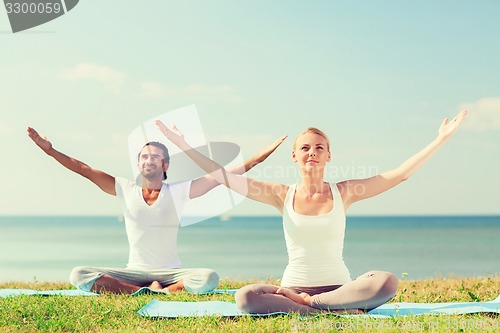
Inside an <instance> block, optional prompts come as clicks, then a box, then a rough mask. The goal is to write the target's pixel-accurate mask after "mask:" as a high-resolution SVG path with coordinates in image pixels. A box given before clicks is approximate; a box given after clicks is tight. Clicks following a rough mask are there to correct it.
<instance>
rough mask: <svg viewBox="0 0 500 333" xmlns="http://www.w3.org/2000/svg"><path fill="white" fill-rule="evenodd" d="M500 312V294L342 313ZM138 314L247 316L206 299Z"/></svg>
mask: <svg viewBox="0 0 500 333" xmlns="http://www.w3.org/2000/svg"><path fill="white" fill-rule="evenodd" d="M479 312H489V313H500V296H499V297H498V298H497V299H495V300H493V301H490V302H463V303H459V302H456V303H391V304H384V305H382V306H380V307H378V308H376V309H373V310H371V311H370V312H368V313H366V314H364V315H342V316H357V317H360V316H361V317H363V316H364V317H372V318H390V317H398V316H411V315H421V314H436V315H437V314H465V313H479ZM281 313H282V312H277V313H271V314H260V315H259V314H256V315H253V316H270V315H275V314H281ZM138 314H139V315H141V316H144V317H151V318H177V317H202V316H223V317H236V316H246V315H248V314H246V313H243V312H242V311H241V310H240V309H238V307H237V306H236V304H235V303H231V302H221V301H206V302H163V301H158V300H152V301H151V302H149V303H148V304H146V305H145V306H144V307H143V308H142V309H140V310H139V311H138Z"/></svg>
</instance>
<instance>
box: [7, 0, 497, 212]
mask: <svg viewBox="0 0 500 333" xmlns="http://www.w3.org/2000/svg"><path fill="white" fill-rule="evenodd" d="M498 13H500V2H498V1H495V0H480V1H451V0H449V1H446V0H444V1H430V0H423V1H396V0H394V1H389V0H382V1H356V0H355V1H332V0H328V1H308V2H306V1H290V0H287V1H284V0H283V1H281V0H280V1H278V0H273V1H263V0H256V1H243V0H233V1H201V0H199V1H190V0H187V1H170V0H162V1H154V0H150V1H141V2H124V1H118V0H106V1H88V0H87V1H84V0H82V1H80V2H79V3H78V5H77V6H76V7H75V8H74V9H73V10H71V11H70V12H68V13H66V14H65V15H63V16H61V17H59V18H57V19H55V20H53V21H51V22H48V23H46V24H44V25H41V26H38V27H35V28H32V29H30V30H27V31H24V32H19V33H15V34H13V33H12V31H11V30H10V25H9V21H8V18H7V14H6V11H4V10H3V9H0V48H1V50H2V51H1V56H0V73H1V74H0V91H1V95H0V96H1V97H0V151H1V152H2V156H3V158H2V163H0V173H1V174H2V175H3V177H4V184H3V190H2V194H1V200H0V215H120V214H121V211H120V206H119V203H118V202H117V200H116V198H113V197H112V196H109V195H107V194H105V193H104V192H101V191H100V190H99V189H98V188H97V187H96V186H95V185H93V184H92V183H90V182H89V181H88V180H86V179H84V178H83V177H81V176H78V175H76V174H73V173H71V172H70V171H67V170H65V169H64V168H63V167H61V166H59V165H58V164H57V162H55V161H54V160H53V159H51V158H50V157H49V156H46V155H45V154H44V153H43V152H42V151H41V150H40V149H39V148H38V147H36V146H35V145H34V144H33V143H32V142H31V140H30V139H29V138H28V136H27V134H26V128H27V127H28V126H32V127H34V128H36V129H37V130H38V131H39V132H40V133H41V134H43V135H46V136H47V137H48V138H49V139H50V140H51V142H52V143H53V145H54V147H55V148H57V149H58V150H60V151H62V152H64V153H66V154H68V155H69V156H72V157H75V158H77V159H79V160H82V161H84V162H86V163H87V164H89V165H90V166H92V167H94V168H96V169H100V170H103V171H105V172H107V173H109V174H111V175H114V176H121V177H126V178H127V177H133V175H132V169H131V166H130V162H129V151H128V141H127V140H128V136H129V134H130V133H131V132H132V131H133V130H134V129H135V128H136V127H137V126H139V125H141V124H142V123H143V122H145V121H148V120H150V119H154V118H155V117H157V116H158V115H161V114H164V113H166V112H168V111H170V110H175V109H178V108H181V107H184V106H187V105H193V104H194V105H195V106H196V108H197V111H198V115H199V121H200V122H201V126H202V128H203V131H204V135H205V137H206V139H207V140H208V141H226V142H233V143H236V144H238V145H239V146H240V147H241V153H242V155H243V157H244V158H248V157H250V156H252V155H253V154H255V153H257V152H259V151H260V150H261V149H262V148H263V147H264V146H265V145H267V144H269V143H270V142H272V141H273V140H274V139H276V138H278V137H279V136H281V135H283V134H288V135H289V136H290V137H289V138H288V139H287V140H286V141H285V142H284V143H283V144H282V146H281V147H279V149H278V150H277V151H276V152H275V153H274V154H273V155H272V156H271V157H269V158H268V160H267V161H265V162H264V163H263V164H262V165H259V166H257V167H256V168H255V169H254V170H252V171H251V172H250V173H249V175H250V176H251V177H254V178H257V179H261V180H266V181H276V182H282V183H287V184H292V183H295V182H297V181H298V179H297V178H296V177H295V175H296V172H293V171H290V170H294V163H293V162H292V160H291V150H292V144H293V138H295V136H296V135H297V134H298V133H300V132H301V131H302V130H303V129H305V128H307V127H309V126H315V127H319V128H321V129H322V130H323V131H325V132H326V133H327V134H328V135H329V137H330V140H331V142H332V162H331V163H332V165H331V169H330V170H331V171H330V172H329V173H328V177H327V180H328V181H341V180H344V179H349V178H363V177H369V176H372V175H374V174H376V173H378V172H382V171H386V170H390V169H392V168H395V167H397V166H398V165H399V164H401V163H402V162H403V161H404V160H405V159H407V158H408V157H410V156H411V155H413V154H414V153H416V152H418V151H419V150H420V149H422V148H423V147H425V146H426V145H427V144H428V143H430V142H431V141H432V140H433V139H434V138H435V137H436V135H437V130H438V128H439V125H440V124H441V122H442V121H443V119H444V118H445V117H449V118H452V117H453V116H454V115H455V114H456V113H457V112H458V111H459V110H462V109H468V110H469V116H468V118H467V119H466V120H465V121H464V123H463V126H462V127H461V128H460V129H459V131H458V132H457V133H456V134H455V136H454V137H453V138H451V140H450V141H449V142H447V143H446V145H445V146H444V147H443V148H442V149H441V150H440V151H439V152H438V153H437V154H436V155H435V156H434V157H433V158H432V159H431V160H430V161H429V162H428V163H427V165H425V166H424V167H423V168H422V170H420V171H419V172H418V173H417V174H415V175H414V176H413V177H412V178H410V179H409V180H408V181H406V182H404V183H403V184H401V185H399V186H398V187H396V188H394V189H392V190H390V191H389V192H387V193H384V194H382V195H380V196H378V197H376V198H372V199H369V200H365V201H362V202H359V203H356V204H355V205H353V206H352V207H351V208H350V210H349V214H351V215H420V214H425V215H433V214H436V215H442V214H447V215H460V214H478V215H484V214H500V195H499V194H498V188H499V187H500V178H499V175H498V170H499V169H500V61H499V60H498V59H500V40H499V39H500V21H499V20H498ZM277 213H278V212H277V211H276V210H275V209H273V208H272V207H267V206H265V205H263V204H259V203H252V202H250V201H249V200H244V201H243V202H242V203H241V204H239V205H238V206H237V207H236V208H233V209H232V210H230V211H228V212H227V214H230V215H231V214H233V215H249V214H250V215H271V214H277Z"/></svg>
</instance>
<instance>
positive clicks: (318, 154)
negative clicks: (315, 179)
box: [292, 133, 330, 172]
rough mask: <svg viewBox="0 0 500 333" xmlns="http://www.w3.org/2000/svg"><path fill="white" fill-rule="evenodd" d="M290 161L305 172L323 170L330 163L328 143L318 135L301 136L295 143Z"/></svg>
mask: <svg viewBox="0 0 500 333" xmlns="http://www.w3.org/2000/svg"><path fill="white" fill-rule="evenodd" d="M292 159H293V160H294V162H297V163H298V165H299V167H300V168H301V169H303V170H304V171H307V172H310V171H313V170H318V169H323V168H324V167H325V165H326V163H327V162H330V152H329V151H328V142H327V141H326V139H325V138H324V137H322V136H321V135H319V134H315V133H305V134H302V135H300V136H299V137H298V138H297V140H296V142H295V147H294V149H293V151H292Z"/></svg>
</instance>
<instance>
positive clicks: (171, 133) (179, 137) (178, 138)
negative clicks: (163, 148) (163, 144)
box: [155, 120, 186, 146]
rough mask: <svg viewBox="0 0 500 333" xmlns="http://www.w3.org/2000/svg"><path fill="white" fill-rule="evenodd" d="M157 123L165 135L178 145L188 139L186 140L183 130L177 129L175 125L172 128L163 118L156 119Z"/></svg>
mask: <svg viewBox="0 0 500 333" xmlns="http://www.w3.org/2000/svg"><path fill="white" fill-rule="evenodd" d="M155 124H156V126H158V129H159V130H160V131H161V132H162V133H163V135H165V137H166V138H167V139H169V140H170V141H172V143H173V144H175V145H176V146H179V145H182V144H183V143H186V141H185V140H184V135H183V134H182V133H181V131H179V129H177V127H176V126H175V125H174V126H172V129H170V128H168V127H167V125H165V124H164V123H163V122H162V121H161V120H156V121H155Z"/></svg>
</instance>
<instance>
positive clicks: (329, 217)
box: [281, 184, 351, 287]
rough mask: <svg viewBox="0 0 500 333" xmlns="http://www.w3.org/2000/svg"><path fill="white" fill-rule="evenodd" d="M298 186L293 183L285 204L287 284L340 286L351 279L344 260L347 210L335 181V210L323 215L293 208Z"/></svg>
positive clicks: (285, 274) (283, 281)
mask: <svg viewBox="0 0 500 333" xmlns="http://www.w3.org/2000/svg"><path fill="white" fill-rule="evenodd" d="M296 187H297V185H292V186H290V188H289V190H288V192H287V194H286V197H285V202H284V207H283V230H284V232H285V241H286V247H287V251H288V265H287V266H286V269H285V272H284V273H283V279H282V280H281V285H282V286H284V287H317V286H329V285H341V284H345V283H346V282H349V281H351V276H350V274H349V270H348V269H347V266H346V265H345V263H344V258H343V256H342V251H343V249H344V232H345V220H346V218H345V213H344V205H343V203H342V197H341V196H340V192H339V190H338V188H337V185H336V184H330V189H331V193H332V195H333V209H332V210H331V211H330V212H328V213H326V214H322V215H316V216H309V215H302V214H299V213H297V212H295V210H294V209H293V198H294V196H295V190H296Z"/></svg>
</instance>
